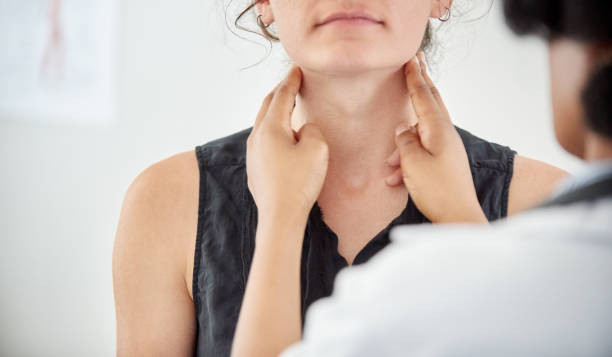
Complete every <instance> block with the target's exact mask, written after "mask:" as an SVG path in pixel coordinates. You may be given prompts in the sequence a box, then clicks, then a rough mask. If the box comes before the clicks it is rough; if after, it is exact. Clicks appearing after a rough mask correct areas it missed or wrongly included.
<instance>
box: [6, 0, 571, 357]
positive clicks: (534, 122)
mask: <svg viewBox="0 0 612 357" xmlns="http://www.w3.org/2000/svg"><path fill="white" fill-rule="evenodd" d="M215 1H216V2H215ZM215 1H212V2H211V1H205V0H184V1H168V0H165V1H162V0H146V1H145V0H124V1H123V2H122V9H121V10H122V18H121V26H122V29H121V33H122V36H121V51H120V61H119V62H120V66H119V73H118V78H119V81H118V82H119V84H118V97H119V117H118V119H117V120H116V122H114V123H113V124H111V125H109V126H107V127H99V126H97V127H96V126H86V125H81V126H75V125H73V124H58V123H56V124H41V123H40V122H23V121H16V120H14V119H13V118H0V163H1V167H2V171H1V175H0V197H1V199H0V239H1V242H2V246H3V248H2V249H0V291H1V293H0V354H1V355H11V356H85V355H87V356H108V355H113V354H114V343H115V334H114V308H113V295H112V277H111V253H112V244H113V236H114V233H115V227H116V223H117V218H118V215H119V209H120V205H121V201H122V197H123V194H124V192H125V190H126V188H127V186H128V185H129V183H130V182H131V180H132V179H133V178H134V177H135V176H136V175H137V174H138V172H140V171H141V170H142V169H144V168H145V167H146V166H148V165H150V164H151V163H153V162H155V161H158V160H160V159H163V158H165V157H167V156H170V155H172V154H174V153H178V152H182V151H186V150H191V149H192V148H193V147H194V146H196V145H199V144H202V143H204V142H206V141H209V140H211V139H214V138H217V137H220V136H224V135H227V134H230V133H232V132H235V131H238V130H240V129H242V128H246V127H248V126H250V125H251V123H252V121H253V119H254V114H255V113H256V112H257V109H258V108H259V104H260V101H261V100H262V99H263V97H264V96H265V94H266V93H267V92H268V91H269V89H271V88H272V87H273V86H274V84H275V83H276V82H277V81H278V79H279V78H281V76H282V73H281V71H280V70H279V69H280V68H283V67H282V64H281V61H280V60H279V59H280V58H282V55H280V54H278V53H277V54H273V55H272V57H271V58H270V59H268V60H267V61H265V62H263V63H262V64H260V65H258V66H256V67H254V68H252V69H249V70H245V71H239V69H240V68H242V67H245V66H248V65H250V64H253V63H255V62H257V60H258V59H259V58H260V57H261V56H263V55H264V54H265V51H264V50H263V49H262V48H261V47H258V46H255V45H252V44H250V43H248V42H246V41H244V40H240V39H237V38H235V37H234V36H233V35H231V34H230V33H228V32H227V30H225V28H224V25H223V19H222V18H221V15H220V14H221V12H220V11H219V8H221V7H220V6H219V5H218V2H219V1H220V0H215ZM500 19H501V17H500V13H499V12H498V10H494V11H493V12H492V13H491V14H490V15H489V17H487V18H485V19H483V20H480V21H478V22H476V23H475V24H472V25H469V26H468V25H461V24H456V25H452V26H453V27H451V28H452V29H456V33H461V35H460V36H455V37H458V38H452V39H451V40H448V42H446V45H447V46H450V47H452V49H449V50H448V52H447V53H445V54H444V58H445V61H443V62H442V63H441V65H440V66H439V67H438V68H439V69H438V72H437V73H438V74H437V78H438V79H439V80H438V83H439V87H440V90H441V91H442V94H443V95H444V98H445V100H446V102H447V104H448V107H449V109H450V110H451V112H452V114H453V119H454V120H455V122H456V124H458V125H459V126H462V127H465V128H467V129H468V130H470V131H472V132H473V133H475V134H477V135H480V136H483V137H485V138H488V139H490V140H493V141H496V142H500V143H503V144H506V145H509V146H511V147H513V148H515V149H517V150H518V151H519V152H520V153H521V154H524V155H528V156H531V157H535V158H538V159H542V160H545V161H549V162H552V163H554V164H557V165H559V166H561V167H563V168H566V169H569V170H575V169H576V168H578V167H579V166H580V165H579V164H578V162H577V161H576V160H574V159H572V158H570V157H569V156H568V155H567V154H565V153H563V152H562V151H561V149H560V148H559V147H558V145H557V144H556V143H555V142H554V138H553V135H552V131H551V124H550V109H549V104H548V84H547V77H548V72H547V67H546V52H545V48H544V46H543V44H541V43H539V42H537V41H535V40H530V41H527V42H524V41H519V40H517V39H515V38H514V37H513V36H511V35H510V34H509V32H508V31H507V30H506V29H505V27H504V26H503V23H502V22H501V20H500ZM462 26H464V27H462ZM465 29H468V30H465Z"/></svg>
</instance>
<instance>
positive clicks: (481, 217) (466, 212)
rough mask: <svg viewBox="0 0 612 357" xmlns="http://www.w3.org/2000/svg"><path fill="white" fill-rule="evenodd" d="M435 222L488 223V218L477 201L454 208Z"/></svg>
mask: <svg viewBox="0 0 612 357" xmlns="http://www.w3.org/2000/svg"><path fill="white" fill-rule="evenodd" d="M435 223H475V224H488V223H489V220H488V219H487V216H486V215H485V213H484V211H483V210H482V208H481V207H480V204H479V203H476V204H475V205H470V206H467V207H464V208H463V209H459V210H456V211H454V212H452V213H451V214H449V215H446V216H445V217H442V219H440V220H439V221H438V222H435Z"/></svg>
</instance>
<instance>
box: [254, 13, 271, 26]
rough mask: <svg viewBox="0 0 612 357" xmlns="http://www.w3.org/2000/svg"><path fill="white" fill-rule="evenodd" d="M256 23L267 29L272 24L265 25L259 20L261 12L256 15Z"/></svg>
mask: <svg viewBox="0 0 612 357" xmlns="http://www.w3.org/2000/svg"><path fill="white" fill-rule="evenodd" d="M257 25H259V27H261V28H264V29H267V28H268V27H270V25H272V24H271V23H270V24H267V25H266V24H264V22H263V21H262V20H261V14H260V15H257Z"/></svg>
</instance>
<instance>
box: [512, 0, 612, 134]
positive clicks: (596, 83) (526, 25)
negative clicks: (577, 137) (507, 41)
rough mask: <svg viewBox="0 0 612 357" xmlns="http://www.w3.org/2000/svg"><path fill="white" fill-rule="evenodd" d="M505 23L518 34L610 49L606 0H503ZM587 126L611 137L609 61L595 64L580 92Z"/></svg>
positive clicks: (611, 8) (610, 11) (611, 22)
mask: <svg viewBox="0 0 612 357" xmlns="http://www.w3.org/2000/svg"><path fill="white" fill-rule="evenodd" d="M504 14H505V16H506V23H507V24H508V26H510V28H511V29H512V30H513V31H514V32H515V33H516V34H518V35H529V34H533V35H537V36H540V37H543V38H544V39H546V40H547V41H554V40H555V39H558V38H567V39H572V40H575V41H579V42H582V43H587V44H592V45H594V46H596V47H599V48H602V49H612V1H610V0H579V1H578V0H505V1H504ZM582 104H583V107H584V110H585V114H586V122H587V125H588V126H589V128H590V129H591V130H593V131H594V132H597V133H599V134H601V135H604V136H606V137H608V138H612V62H611V61H610V60H607V61H605V62H603V63H600V64H598V65H597V66H596V68H595V69H594V70H593V72H592V73H591V75H590V79H589V80H588V82H587V84H586V88H585V89H584V91H583V93H582Z"/></svg>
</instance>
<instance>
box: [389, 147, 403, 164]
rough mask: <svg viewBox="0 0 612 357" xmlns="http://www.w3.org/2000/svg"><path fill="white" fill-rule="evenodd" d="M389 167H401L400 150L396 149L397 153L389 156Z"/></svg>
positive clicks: (394, 152)
mask: <svg viewBox="0 0 612 357" xmlns="http://www.w3.org/2000/svg"><path fill="white" fill-rule="evenodd" d="M386 163H387V165H389V166H391V167H395V166H399V165H400V153H399V149H395V151H393V154H391V156H389V157H388V158H387V160H386Z"/></svg>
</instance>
